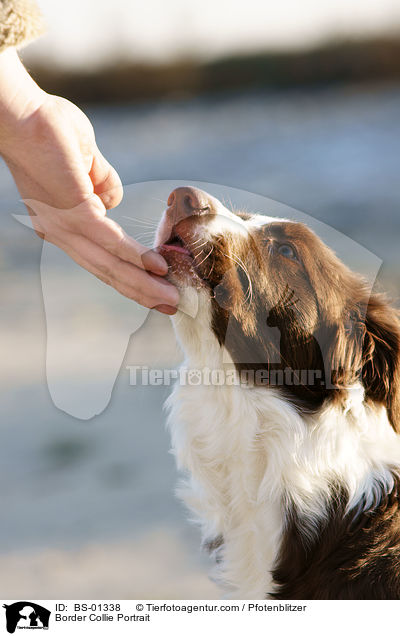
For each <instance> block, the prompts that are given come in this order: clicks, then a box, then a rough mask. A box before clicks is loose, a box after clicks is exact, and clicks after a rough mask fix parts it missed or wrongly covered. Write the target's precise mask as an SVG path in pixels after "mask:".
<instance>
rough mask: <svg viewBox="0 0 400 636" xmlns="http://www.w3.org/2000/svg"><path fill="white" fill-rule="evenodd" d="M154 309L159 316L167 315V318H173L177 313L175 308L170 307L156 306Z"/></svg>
mask: <svg viewBox="0 0 400 636" xmlns="http://www.w3.org/2000/svg"><path fill="white" fill-rule="evenodd" d="M154 309H157V311H159V312H160V313H161V314H167V315H168V316H173V315H174V314H176V312H177V311H178V310H177V308H176V307H171V305H156V307H154Z"/></svg>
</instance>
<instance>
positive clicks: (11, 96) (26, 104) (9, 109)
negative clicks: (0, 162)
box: [0, 48, 45, 154]
mask: <svg viewBox="0 0 400 636" xmlns="http://www.w3.org/2000/svg"><path fill="white" fill-rule="evenodd" d="M44 96H45V93H44V91H42V89H41V88H40V87H39V86H38V85H37V84H36V82H35V81H34V80H33V79H32V78H31V76H30V75H29V73H28V72H27V71H26V69H25V67H24V65H23V64H22V62H21V61H20V59H19V57H18V53H17V52H16V50H15V49H14V48H10V49H7V50H6V51H3V52H2V53H0V154H4V153H7V149H8V142H9V140H11V139H13V138H14V139H15V134H16V131H17V130H18V131H19V134H21V132H22V128H21V126H22V127H23V124H24V122H25V121H26V120H27V119H28V118H29V117H30V116H31V115H32V113H34V112H35V111H36V110H37V109H38V108H39V106H40V105H41V104H42V103H43V100H44Z"/></svg>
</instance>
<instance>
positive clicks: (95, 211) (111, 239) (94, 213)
mask: <svg viewBox="0 0 400 636" xmlns="http://www.w3.org/2000/svg"><path fill="white" fill-rule="evenodd" d="M24 203H25V204H26V205H27V206H28V207H30V208H31V209H32V210H33V211H34V212H35V213H36V214H37V215H38V216H39V217H40V219H41V221H42V225H43V227H44V231H45V234H46V238H47V240H49V241H51V242H52V243H56V244H57V245H59V241H58V237H60V238H62V236H63V234H64V232H66V233H73V234H76V235H80V236H85V237H86V238H87V239H89V240H90V241H93V242H94V243H97V245H99V246H100V247H102V248H103V249H104V250H106V251H107V252H109V253H110V254H113V255H114V256H117V257H118V258H119V259H121V260H123V261H127V262H128V263H131V264H132V265H136V267H140V268H141V269H146V270H148V271H150V272H153V273H154V274H157V275H159V276H165V274H166V273H167V272H168V265H167V263H166V261H165V260H164V258H163V257H162V256H161V254H158V253H157V252H154V251H153V250H149V248H148V247H144V246H143V245H141V244H140V243H138V242H137V241H135V239H134V238H132V237H131V236H128V235H127V234H126V233H125V232H124V230H123V229H122V228H121V227H120V226H119V225H118V224H117V223H116V222H115V221H113V220H112V219H110V218H108V217H107V216H106V211H105V208H104V204H103V203H102V201H101V200H100V198H99V197H98V196H97V195H96V194H93V195H91V196H90V197H89V198H88V199H86V200H85V201H84V202H83V203H81V204H80V205H77V206H76V207H75V208H72V209H70V210H58V209H57V208H52V207H51V206H49V205H46V204H45V203H41V202H40V201H34V200H32V199H24Z"/></svg>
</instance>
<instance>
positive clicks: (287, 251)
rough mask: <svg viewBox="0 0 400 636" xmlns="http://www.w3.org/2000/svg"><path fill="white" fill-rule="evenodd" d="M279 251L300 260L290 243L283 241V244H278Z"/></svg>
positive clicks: (287, 256)
mask: <svg viewBox="0 0 400 636" xmlns="http://www.w3.org/2000/svg"><path fill="white" fill-rule="evenodd" d="M278 253H279V254H281V256H285V257H286V258H291V259H292V260H294V261H297V260H298V258H297V254H296V252H295V251H294V249H293V247H292V246H291V245H288V243H281V245H279V246H278Z"/></svg>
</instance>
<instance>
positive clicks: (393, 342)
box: [362, 295, 400, 433]
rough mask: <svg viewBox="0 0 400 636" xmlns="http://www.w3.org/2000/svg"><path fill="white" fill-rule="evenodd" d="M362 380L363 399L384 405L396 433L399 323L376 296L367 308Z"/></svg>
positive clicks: (399, 408)
mask: <svg viewBox="0 0 400 636" xmlns="http://www.w3.org/2000/svg"><path fill="white" fill-rule="evenodd" d="M362 381H363V384H364V387H365V394H366V396H367V397H370V398H371V399H372V400H374V401H375V402H380V403H382V404H384V405H385V406H386V408H387V412H388V417H389V421H390V423H391V425H392V426H393V428H394V430H395V431H396V433H400V321H399V315H398V312H397V311H396V310H395V309H394V308H393V307H391V306H390V305H389V304H388V302H387V301H386V300H385V299H384V298H383V297H382V296H379V295H374V296H371V298H370V300H369V302H368V306H367V312H366V317H365V331H364V340H363V352H362Z"/></svg>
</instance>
